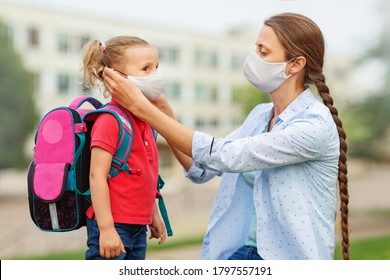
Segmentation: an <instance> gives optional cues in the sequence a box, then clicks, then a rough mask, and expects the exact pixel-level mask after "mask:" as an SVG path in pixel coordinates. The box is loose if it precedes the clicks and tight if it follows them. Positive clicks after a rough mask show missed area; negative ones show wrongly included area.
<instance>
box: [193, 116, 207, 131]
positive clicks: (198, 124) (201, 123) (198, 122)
mask: <svg viewBox="0 0 390 280" xmlns="http://www.w3.org/2000/svg"><path fill="white" fill-rule="evenodd" d="M204 126H205V121H204V119H202V118H196V119H195V129H197V130H202V129H204Z"/></svg>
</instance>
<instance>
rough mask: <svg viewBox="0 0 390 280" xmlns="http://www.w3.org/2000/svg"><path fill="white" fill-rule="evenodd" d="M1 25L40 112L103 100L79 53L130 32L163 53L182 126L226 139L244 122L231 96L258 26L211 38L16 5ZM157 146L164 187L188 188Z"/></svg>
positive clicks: (8, 7)
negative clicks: (89, 84)
mask: <svg viewBox="0 0 390 280" xmlns="http://www.w3.org/2000/svg"><path fill="white" fill-rule="evenodd" d="M0 21H2V22H3V23H4V24H5V26H6V28H7V32H8V34H9V36H10V38H11V40H12V42H13V45H14V48H15V49H16V50H17V51H19V52H20V55H21V57H22V59H23V61H24V64H25V67H26V68H27V69H28V70H29V71H30V72H31V75H32V76H33V81H34V92H35V97H36V100H37V105H38V106H39V110H40V112H41V113H42V114H44V113H45V112H47V111H48V110H50V109H52V108H53V107H57V106H63V105H67V104H69V102H70V101H71V100H72V99H73V98H74V97H76V96H79V95H82V94H91V95H93V96H95V97H98V98H99V99H101V100H102V101H105V100H103V98H102V95H101V93H99V91H96V92H92V91H88V90H86V89H84V88H83V86H82V72H81V71H80V67H81V49H82V47H83V46H84V44H85V43H86V42H88V41H89V40H93V39H99V40H101V41H102V42H104V41H105V40H107V39H109V38H111V37H113V36H116V35H125V34H128V35H135V36H139V37H141V38H143V39H146V40H147V41H149V42H150V43H151V44H153V45H154V46H156V47H157V48H158V50H159V56H160V70H161V72H162V73H163V74H164V76H165V77H166V80H167V85H166V88H165V92H166V95H167V96H168V98H169V100H170V102H171V105H172V107H173V109H174V110H175V113H176V115H177V118H178V120H179V121H180V122H182V123H183V124H185V125H187V126H189V127H192V128H194V129H197V130H201V131H205V132H209V133H211V134H212V135H214V136H224V135H226V134H227V133H229V132H230V131H232V130H233V129H234V128H235V127H237V125H238V124H239V123H240V122H241V121H242V118H243V117H242V114H241V108H240V105H239V104H236V103H235V102H234V99H233V90H234V88H235V87H240V86H243V85H245V84H247V82H246V80H245V78H244V76H243V75H242V71H241V68H242V63H243V60H244V59H245V57H246V55H247V54H248V52H249V51H250V50H251V49H253V47H254V41H255V38H256V37H255V36H256V34H257V29H256V28H242V29H241V30H240V29H237V30H234V31H232V32H230V33H226V34H206V33H200V32H193V31H188V32H187V31H183V30H179V29H177V30H175V29H168V28H164V27H160V26H157V25H154V26H152V25H148V24H143V23H140V22H130V21H123V20H115V19H107V18H101V17H96V16H93V15H88V14H77V13H74V12H73V13H71V12H65V11H56V10H53V9H49V8H37V7H32V6H27V5H24V6H22V5H16V4H11V3H0ZM158 144H159V151H160V168H161V174H162V175H163V176H164V178H165V181H166V183H167V184H169V185H175V186H179V187H180V186H181V185H183V184H188V180H186V181H185V183H184V181H182V180H185V179H184V177H183V175H182V174H181V172H182V170H181V168H180V167H179V165H178V164H177V162H176V160H175V159H174V158H173V156H172V154H171V152H170V150H169V148H168V147H167V145H166V143H165V141H164V140H163V139H161V138H160V139H159V141H158Z"/></svg>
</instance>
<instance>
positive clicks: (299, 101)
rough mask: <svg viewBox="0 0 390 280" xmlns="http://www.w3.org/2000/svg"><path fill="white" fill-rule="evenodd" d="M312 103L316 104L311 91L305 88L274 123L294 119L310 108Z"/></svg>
mask: <svg viewBox="0 0 390 280" xmlns="http://www.w3.org/2000/svg"><path fill="white" fill-rule="evenodd" d="M314 102H318V100H317V98H316V97H315V96H314V94H313V92H312V90H311V89H310V88H307V89H306V90H304V91H303V92H302V93H301V94H300V95H298V97H297V98H295V99H294V100H293V102H291V103H290V104H289V105H288V106H287V107H286V109H284V111H283V112H282V113H281V114H280V115H279V116H278V117H277V119H276V120H275V123H277V122H278V121H281V122H287V121H289V120H290V119H292V118H294V117H295V116H296V115H297V114H300V113H302V112H304V111H305V110H306V109H307V108H309V107H310V106H312V105H313V104H314Z"/></svg>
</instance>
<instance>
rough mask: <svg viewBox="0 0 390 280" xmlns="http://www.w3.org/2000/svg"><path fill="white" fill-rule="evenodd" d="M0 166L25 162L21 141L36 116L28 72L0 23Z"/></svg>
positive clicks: (20, 164) (29, 131) (27, 133)
mask: <svg viewBox="0 0 390 280" xmlns="http://www.w3.org/2000/svg"><path fill="white" fill-rule="evenodd" d="M0 97H1V102H0V155H1V156H0V169H3V168H22V167H25V166H26V163H27V158H26V155H25V153H24V150H25V149H24V146H25V141H26V138H27V137H28V135H30V133H31V132H32V129H33V128H34V126H35V125H36V120H37V117H38V114H37V111H36V108H35V103H34V99H33V87H32V79H31V74H30V73H29V72H28V71H26V69H25V68H24V66H23V63H22V60H21V58H20V56H19V55H18V54H17V52H16V51H15V50H14V49H13V48H12V44H11V41H10V40H9V38H8V36H7V29H6V27H5V25H3V24H1V23H0Z"/></svg>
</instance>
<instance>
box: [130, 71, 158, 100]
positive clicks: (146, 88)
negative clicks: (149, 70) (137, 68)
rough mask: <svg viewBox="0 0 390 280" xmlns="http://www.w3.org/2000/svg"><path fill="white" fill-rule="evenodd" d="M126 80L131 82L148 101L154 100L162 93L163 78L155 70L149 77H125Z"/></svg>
mask: <svg viewBox="0 0 390 280" xmlns="http://www.w3.org/2000/svg"><path fill="white" fill-rule="evenodd" d="M127 78H128V79H129V80H130V81H132V82H133V83H134V84H135V85H136V87H137V88H139V89H140V90H141V91H142V93H143V94H144V95H145V97H146V98H147V99H149V100H150V101H154V100H156V99H157V98H158V97H159V96H160V95H161V93H163V91H164V86H165V78H164V76H163V75H162V74H161V73H160V72H159V71H157V70H156V72H154V73H153V74H150V75H149V76H145V77H136V76H127Z"/></svg>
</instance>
